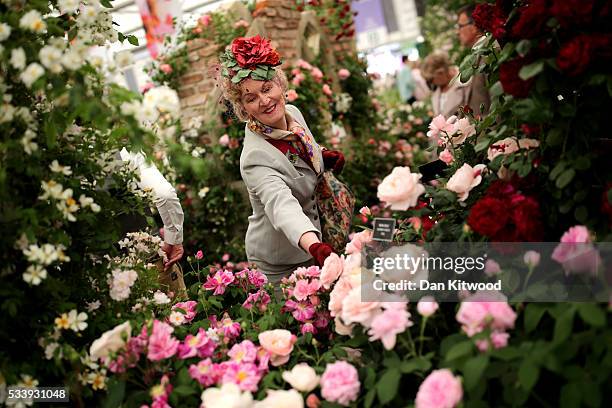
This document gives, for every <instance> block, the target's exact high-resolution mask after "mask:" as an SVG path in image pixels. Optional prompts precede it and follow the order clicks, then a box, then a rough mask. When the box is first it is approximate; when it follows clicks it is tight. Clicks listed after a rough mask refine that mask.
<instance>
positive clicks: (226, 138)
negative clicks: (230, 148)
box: [219, 133, 230, 146]
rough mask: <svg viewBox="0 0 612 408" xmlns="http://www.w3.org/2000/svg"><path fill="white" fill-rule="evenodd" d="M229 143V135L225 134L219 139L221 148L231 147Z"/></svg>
mask: <svg viewBox="0 0 612 408" xmlns="http://www.w3.org/2000/svg"><path fill="white" fill-rule="evenodd" d="M229 142H230V138H229V135H228V134H227V133H225V134H224V135H223V136H221V137H220V138H219V144H220V145H221V146H227V145H229Z"/></svg>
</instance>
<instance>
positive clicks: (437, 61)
mask: <svg viewBox="0 0 612 408" xmlns="http://www.w3.org/2000/svg"><path fill="white" fill-rule="evenodd" d="M451 66H452V64H451V62H450V59H449V58H448V54H447V53H446V52H444V51H435V52H432V53H431V54H429V55H428V56H427V58H425V61H423V66H422V68H421V72H422V74H423V78H425V79H427V80H429V81H430V80H431V79H432V78H433V76H434V73H435V72H436V71H437V70H439V69H440V68H443V69H446V70H448V69H449V68H450V67H451Z"/></svg>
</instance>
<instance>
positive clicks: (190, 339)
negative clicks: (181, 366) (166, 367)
mask: <svg viewBox="0 0 612 408" xmlns="http://www.w3.org/2000/svg"><path fill="white" fill-rule="evenodd" d="M216 347H217V343H216V342H215V341H214V340H213V339H211V338H210V337H209V336H208V334H207V333H206V331H205V330H204V329H202V328H200V329H199V330H198V333H197V334H196V335H195V336H194V335H193V334H188V335H187V336H186V337H185V340H184V341H183V342H182V343H180V344H179V346H178V356H179V358H181V359H183V360H184V359H187V358H192V357H196V356H198V357H199V358H205V357H210V356H212V355H213V353H214V351H215V348H216Z"/></svg>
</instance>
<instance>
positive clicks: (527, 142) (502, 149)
mask: <svg viewBox="0 0 612 408" xmlns="http://www.w3.org/2000/svg"><path fill="white" fill-rule="evenodd" d="M539 145H540V142H539V141H537V140H535V139H520V140H518V139H517V138H515V137H507V138H505V139H502V140H498V141H497V142H495V143H493V144H492V145H491V146H489V150H487V158H488V159H489V161H493V159H495V158H496V157H497V156H499V155H504V156H507V155H509V154H512V153H515V152H517V151H518V150H519V149H534V148H536V147H538V146H539Z"/></svg>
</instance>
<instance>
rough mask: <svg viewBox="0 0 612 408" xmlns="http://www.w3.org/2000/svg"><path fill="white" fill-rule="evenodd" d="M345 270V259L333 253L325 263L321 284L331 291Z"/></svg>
mask: <svg viewBox="0 0 612 408" xmlns="http://www.w3.org/2000/svg"><path fill="white" fill-rule="evenodd" d="M343 270H344V257H339V256H338V255H337V254H334V253H332V254H331V255H329V256H328V257H327V258H325V262H324V263H323V268H322V269H321V278H320V281H321V284H322V285H323V287H324V288H325V289H329V288H330V286H331V284H332V283H334V282H335V281H336V279H338V277H339V276H340V275H341V274H342V271H343Z"/></svg>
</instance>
